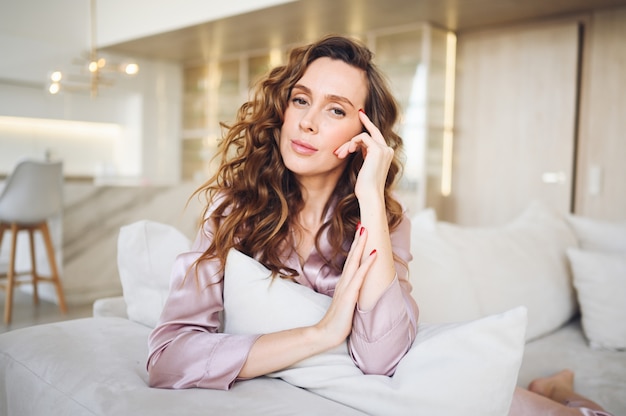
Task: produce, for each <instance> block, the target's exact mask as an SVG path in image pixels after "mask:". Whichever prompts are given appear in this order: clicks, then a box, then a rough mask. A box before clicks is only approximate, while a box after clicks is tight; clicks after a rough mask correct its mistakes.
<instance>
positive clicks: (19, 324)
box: [0, 290, 92, 333]
mask: <svg viewBox="0 0 626 416" xmlns="http://www.w3.org/2000/svg"><path fill="white" fill-rule="evenodd" d="M5 299H6V297H5V293H4V291H2V290H0V314H1V315H2V317H3V318H2V319H0V333H3V332H7V331H12V330H15V329H19V328H24V327H27V326H32V325H39V324H45V323H50V322H58V321H65V320H68V319H78V318H86V317H89V316H91V314H92V312H91V311H92V305H90V304H89V305H68V307H67V313H65V314H64V313H62V312H61V311H60V309H59V306H58V305H56V304H54V303H52V302H49V301H45V300H40V301H39V304H38V305H34V304H33V297H32V295H30V294H28V293H24V292H22V291H20V290H16V291H15V293H14V295H13V317H12V320H11V323H10V324H9V325H5V324H4V320H3V319H4V305H5Z"/></svg>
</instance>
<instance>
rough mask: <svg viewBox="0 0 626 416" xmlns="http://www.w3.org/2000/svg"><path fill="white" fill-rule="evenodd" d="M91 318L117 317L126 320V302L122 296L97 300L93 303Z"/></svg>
mask: <svg viewBox="0 0 626 416" xmlns="http://www.w3.org/2000/svg"><path fill="white" fill-rule="evenodd" d="M93 316H95V317H118V318H126V319H128V313H127V312H126V302H125V301H124V297H123V296H115V297H110V298H102V299H97V300H96V301H95V302H94V303H93Z"/></svg>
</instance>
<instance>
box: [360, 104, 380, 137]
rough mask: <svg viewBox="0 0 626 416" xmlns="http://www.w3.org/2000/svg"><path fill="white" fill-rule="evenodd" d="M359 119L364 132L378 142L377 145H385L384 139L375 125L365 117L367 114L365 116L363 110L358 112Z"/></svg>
mask: <svg viewBox="0 0 626 416" xmlns="http://www.w3.org/2000/svg"><path fill="white" fill-rule="evenodd" d="M359 119H360V120H361V123H362V124H363V127H365V130H367V132H368V133H369V136H370V137H372V139H374V140H376V141H378V142H379V143H385V144H386V142H385V138H384V137H383V135H382V133H381V132H380V130H379V129H378V127H376V125H375V124H374V123H372V120H370V118H369V117H368V116H367V114H365V112H364V111H363V110H359Z"/></svg>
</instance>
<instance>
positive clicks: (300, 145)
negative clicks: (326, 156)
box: [291, 140, 317, 155]
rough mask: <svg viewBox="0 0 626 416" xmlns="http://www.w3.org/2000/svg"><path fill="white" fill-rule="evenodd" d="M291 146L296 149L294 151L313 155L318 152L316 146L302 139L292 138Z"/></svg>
mask: <svg viewBox="0 0 626 416" xmlns="http://www.w3.org/2000/svg"><path fill="white" fill-rule="evenodd" d="M291 148H292V149H293V150H294V152H296V153H298V154H301V155H312V154H314V153H315V152H317V149H316V148H314V147H313V146H311V145H310V144H308V143H305V142H302V141H300V140H292V141H291Z"/></svg>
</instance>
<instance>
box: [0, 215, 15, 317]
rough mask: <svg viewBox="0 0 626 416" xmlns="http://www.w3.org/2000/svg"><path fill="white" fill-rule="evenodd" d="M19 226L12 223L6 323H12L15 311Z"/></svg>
mask: <svg viewBox="0 0 626 416" xmlns="http://www.w3.org/2000/svg"><path fill="white" fill-rule="evenodd" d="M18 231H19V228H18V227H17V224H11V254H10V257H9V270H8V272H7V296H6V303H5V304H4V323H5V324H6V325H8V324H10V323H11V318H12V316H11V314H12V312H13V309H12V308H13V285H14V283H15V251H16V248H17V233H18Z"/></svg>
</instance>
